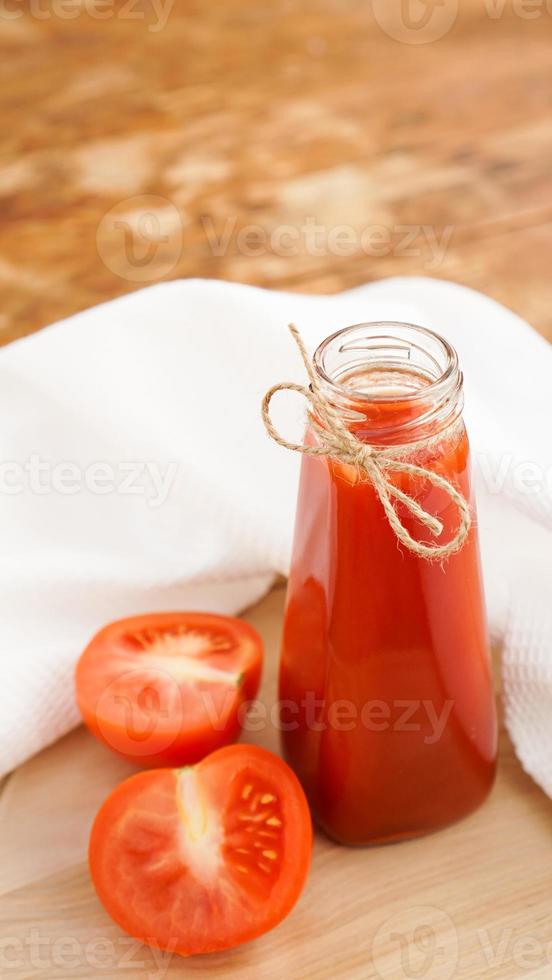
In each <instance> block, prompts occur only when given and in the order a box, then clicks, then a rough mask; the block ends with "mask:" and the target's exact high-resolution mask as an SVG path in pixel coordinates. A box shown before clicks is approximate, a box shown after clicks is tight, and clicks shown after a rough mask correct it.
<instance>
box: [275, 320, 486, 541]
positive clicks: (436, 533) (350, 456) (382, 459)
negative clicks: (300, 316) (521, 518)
mask: <svg viewBox="0 0 552 980" xmlns="http://www.w3.org/2000/svg"><path fill="white" fill-rule="evenodd" d="M289 330H290V333H291V335H292V337H293V339H294V340H295V343H296V344H297V347H298V349H299V353H300V354H301V358H302V360H303V364H304V366H305V370H306V372H307V376H308V379H309V387H308V388H307V387H306V386H305V385H300V384H296V383H295V382H291V381H289V382H281V383H279V384H276V385H273V386H272V388H270V389H269V391H267V393H266V395H265V396H264V398H263V402H262V418H263V422H264V425H265V429H266V431H267V433H268V435H269V436H270V438H271V439H273V440H274V441H275V442H277V443H278V445H279V446H283V447H284V448H285V449H290V450H292V452H297V453H303V454H304V455H310V456H325V457H328V458H331V459H337V460H339V461H340V462H342V463H345V464H347V465H349V466H352V467H354V469H355V470H356V471H357V472H358V473H364V474H365V477H366V479H367V480H368V482H370V483H371V484H372V486H373V487H374V490H375V491H376V494H377V496H378V497H379V500H380V502H381V504H382V507H383V509H384V511H385V515H386V517H387V520H388V521H389V524H390V525H391V527H392V529H393V531H394V533H395V534H396V536H397V538H398V540H399V541H400V542H401V543H402V544H404V546H405V547H406V548H408V549H409V551H411V552H413V553H414V554H415V555H418V556H420V557H423V558H427V559H439V558H448V557H449V556H450V555H452V554H454V553H455V552H457V551H459V550H460V548H461V547H462V545H463V544H464V542H465V540H466V538H467V536H468V534H469V531H470V527H471V522H472V518H471V513H470V507H469V504H468V502H467V501H466V499H465V498H464V496H463V495H462V494H461V493H460V491H459V490H457V488H456V487H455V486H454V485H453V484H452V483H450V481H449V480H447V479H445V477H443V476H441V475H440V474H439V473H435V472H433V470H429V469H426V468H425V467H423V466H418V465H416V464H415V463H411V462H409V461H408V459H407V458H406V457H407V455H408V450H409V448H410V447H407V446H393V447H385V448H380V447H376V446H371V445H370V444H368V443H365V442H362V440H360V439H358V438H357V436H356V435H355V434H354V433H353V432H351V431H350V429H348V428H347V425H346V424H345V422H344V421H343V418H342V417H341V415H340V413H339V412H338V411H337V410H336V409H335V408H334V407H333V405H331V404H330V402H329V401H328V400H327V398H326V397H325V396H324V393H323V391H322V389H321V387H320V383H319V380H318V377H317V375H316V372H315V370H314V367H313V365H312V363H311V360H310V358H309V355H308V354H307V350H306V347H305V345H304V343H303V338H302V337H301V334H300V333H299V331H298V329H297V327H296V326H294V324H292V323H290V324H289ZM280 391H294V392H297V393H298V394H300V395H302V396H303V397H304V398H305V399H306V400H307V401H308V403H309V405H310V407H311V410H312V411H311V419H310V424H311V427H312V428H313V430H314V432H315V435H316V437H317V440H318V441H317V444H316V445H306V444H299V443H294V442H289V441H288V440H287V439H284V438H283V436H281V435H280V433H279V432H278V430H277V429H276V428H275V426H274V423H273V422H272V419H271V416H270V404H271V402H272V399H273V398H274V396H275V395H276V394H277V393H278V392H280ZM434 441H435V437H434V436H432V437H430V438H428V439H425V440H421V441H420V442H419V443H417V446H418V448H421V447H423V446H424V445H430V444H431V443H432V442H434ZM397 473H403V474H406V475H407V476H412V477H418V478H420V479H422V480H428V481H429V482H430V483H431V484H432V485H433V486H435V487H439V488H440V489H441V490H444V491H445V493H447V494H448V496H449V497H450V499H451V500H452V502H453V503H454V504H455V506H456V509H457V512H458V519H459V520H458V527H457V529H456V533H455V534H454V536H453V537H452V538H451V539H450V541H447V542H446V543H445V544H437V543H435V544H425V543H424V542H422V541H418V540H416V538H413V537H412V535H411V534H410V532H409V531H408V530H407V528H406V527H405V526H404V524H403V523H402V521H401V519H400V517H399V515H398V513H397V510H396V507H395V502H396V501H400V503H401V504H403V506H404V507H405V508H406V509H407V510H408V511H409V513H410V514H411V515H412V516H413V517H415V518H416V519H417V520H418V521H419V522H420V523H421V524H423V526H424V527H426V528H427V529H428V531H429V532H430V533H431V534H432V535H433V537H434V538H438V537H440V535H441V534H442V533H443V523H442V521H440V520H439V519H438V518H437V517H435V516H434V515H433V514H430V513H429V512H428V511H427V510H425V509H424V508H423V507H422V506H421V504H419V503H418V501H417V500H416V499H415V498H414V497H412V496H410V495H409V494H407V493H405V492H404V490H401V489H400V488H399V487H397V486H395V484H394V483H393V482H392V480H391V478H390V477H391V475H392V474H397Z"/></svg>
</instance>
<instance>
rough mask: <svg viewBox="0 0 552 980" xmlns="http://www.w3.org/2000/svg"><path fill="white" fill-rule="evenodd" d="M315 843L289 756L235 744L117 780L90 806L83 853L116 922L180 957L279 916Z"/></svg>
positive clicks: (291, 900)
mask: <svg viewBox="0 0 552 980" xmlns="http://www.w3.org/2000/svg"><path fill="white" fill-rule="evenodd" d="M311 851H312V826H311V819H310V814H309V808H308V805H307V801H306V799H305V795H304V792H303V790H302V788H301V785H300V783H299V781H298V779H297V777H296V776H295V775H294V773H293V772H292V771H291V769H290V768H289V766H287V765H286V763H285V762H283V761H282V759H279V758H278V756H275V755H273V754H272V753H271V752H267V751H266V749H261V748H257V747H256V746H253V745H231V746H226V747H225V748H223V749H219V750H218V751H217V752H214V753H213V754H212V755H210V756H208V757H207V758H206V759H204V760H203V761H202V762H200V763H199V764H198V765H197V766H192V767H188V768H185V769H180V770H170V769H158V770H153V771H150V772H141V773H138V774H137V775H135V776H131V778H130V779H127V780H125V782H123V783H121V785H120V786H118V787H117V789H115V790H114V791H113V793H112V794H111V796H109V797H108V799H107V800H106V802H105V803H104V804H103V806H102V808H101V809H100V811H99V813H98V815H97V817H96V820H95V822H94V826H93V828H92V835H91V838H90V851H89V858H90V870H91V874H92V880H93V882H94V886H95V888H96V891H97V893H98V897H99V899H100V901H101V902H102V904H103V905H104V907H105V909H106V910H107V912H108V913H109V915H111V917H112V918H113V919H114V920H115V922H117V924H118V925H119V926H121V928H122V929H124V930H125V931H126V932H128V933H130V935H131V936H134V937H136V938H137V939H140V940H141V941H142V942H145V943H147V944H148V945H150V946H155V947H157V948H159V949H163V950H169V951H170V952H175V953H180V954H182V955H184V956H188V955H190V954H192V953H208V952H212V951H214V950H221V949H228V948H229V947H231V946H237V945H238V944H239V943H243V942H246V941H247V940H250V939H254V938H255V937H256V936H260V935H261V934H262V933H264V932H267V931H268V930H269V929H272V928H273V927H274V926H276V925H277V924H278V923H279V922H280V921H281V920H282V919H283V918H284V917H285V916H286V915H287V914H288V912H289V911H290V910H291V908H292V907H293V905H295V902H296V901H297V899H298V898H299V895H300V894H301V891H302V889H303V885H304V883H305V879H306V876H307V873H308V869H309V865H310V859H311Z"/></svg>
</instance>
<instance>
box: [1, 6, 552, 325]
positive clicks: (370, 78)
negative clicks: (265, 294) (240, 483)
mask: <svg viewBox="0 0 552 980" xmlns="http://www.w3.org/2000/svg"><path fill="white" fill-rule="evenodd" d="M63 2H64V0H51V3H50V4H49V5H47V4H46V3H43V4H42V6H43V7H45V8H47V9H46V12H44V11H42V12H40V15H39V11H40V5H39V4H40V0H10V3H11V7H10V9H12V8H13V9H14V10H15V14H16V15H21V16H14V17H12V18H7V17H4V16H3V17H2V40H1V42H0V43H1V50H2V58H1V59H0V79H1V83H2V84H1V86H0V92H1V94H0V105H1V109H2V120H3V141H4V145H5V149H4V156H3V163H2V166H1V168H0V209H1V213H2V216H3V221H2V226H1V230H0V286H1V288H2V306H1V316H0V339H2V340H3V341H4V342H6V341H8V340H10V339H13V338H14V337H18V336H21V335H23V334H27V333H29V332H31V331H32V330H35V329H37V328H38V327H40V326H43V325H44V324H46V323H49V322H52V321H54V320H56V319H58V318H60V317H63V316H66V315H68V314H71V313H73V312H75V311H77V310H79V309H83V308H85V307H88V306H91V305H93V304H95V303H98V302H101V301H103V300H105V299H109V298H111V297H114V296H117V295H120V294H122V293H124V292H127V291H129V290H131V289H136V288H139V287H140V286H143V285H148V284H149V283H151V282H154V281H158V280H159V279H167V278H174V277H180V276H183V277H186V276H202V277H215V278H224V279H231V280H239V281H244V282H250V283H254V284H259V285H264V286H271V287H282V288H287V289H292V290H300V291H307V292H309V291H310V292H328V293H330V292H336V291H338V290H340V289H343V288H345V287H348V286H354V285H357V284H359V283H363V282H365V281H367V280H373V279H378V278H382V277H384V276H390V275H397V274H399V275H401V274H405V275H411V274H423V275H433V276H437V277H446V278H451V279H455V280H457V281H459V282H462V283H466V284H467V285H470V286H473V287H475V288H477V289H481V290H483V291H485V292H487V293H489V294H490V295H491V296H493V297H495V298H496V299H498V300H501V301H502V302H504V303H505V304H506V305H508V306H510V307H512V308H513V309H515V310H516V311H517V312H519V313H520V314H522V315H523V316H524V317H526V318H527V319H529V320H530V321H532V322H533V323H534V324H535V326H536V327H537V328H538V329H539V330H540V331H541V332H543V333H544V334H545V335H546V336H548V337H549V338H552V313H551V304H550V302H549V298H550V284H549V268H548V264H549V263H548V255H549V251H550V245H551V243H552V221H551V218H552V196H551V190H552V170H551V166H550V163H551V159H552V126H551V125H550V93H551V91H552V59H551V58H550V44H551V40H552V12H551V10H550V7H551V5H550V3H547V2H545V0H542V3H540V0H529V3H528V5H527V9H526V8H525V7H523V4H521V0H462V2H461V3H460V5H459V13H458V17H457V19H456V21H455V23H454V24H453V26H451V28H450V30H449V31H448V32H447V33H446V34H445V36H444V37H443V38H442V39H440V40H438V41H434V42H433V43H426V44H420V45H418V44H411V43H401V42H400V41H397V40H394V39H393V38H392V37H390V36H389V35H388V34H387V33H386V32H385V31H384V30H383V29H382V27H381V26H380V24H379V23H378V22H377V21H376V19H375V17H374V13H373V9H375V6H376V5H379V9H381V6H382V0H373V2H369V0H339V2H338V0H305V2H303V3H302V4H301V5H300V7H298V6H297V5H296V4H293V3H291V2H290V0H264V2H263V3H262V4H261V5H259V4H258V3H256V2H254V0H231V2H230V3H221V2H215V3H212V4H209V5H206V4H203V3H200V2H199V0H158V6H157V8H155V7H154V6H153V3H154V0H132V3H129V0H104V16H105V17H106V18H107V19H98V17H97V16H93V15H92V14H91V13H90V10H94V9H95V7H94V3H95V0H87V2H86V4H85V3H84V0H83V3H81V4H80V5H77V7H76V8H74V6H73V14H72V15H71V17H70V19H69V17H68V16H66V15H61V14H60V10H61V11H63V10H64V9H65V8H64V7H63ZM444 2H445V9H446V8H447V6H448V8H449V9H451V10H452V12H454V8H455V6H457V0H444ZM394 3H395V6H396V4H397V3H398V0H390V4H389V5H390V6H393V4H394ZM535 4H536V7H535ZM106 5H107V6H106ZM5 6H8V4H7V3H6V5H5ZM529 6H531V9H530V10H529V9H528V8H529ZM129 8H130V9H129ZM522 9H523V10H525V13H524V14H523V15H522V14H521V13H520V10H522ZM48 11H49V13H50V15H49V16H48ZM56 11H57V14H56ZM420 36H421V35H420ZM309 220H310V221H311V222H313V223H314V224H315V225H316V226H317V227H320V228H321V229H322V231H321V232H320V233H319V234H318V233H317V235H318V237H317V238H316V241H315V242H313V241H312V240H311V238H309V234H308V233H306V232H305V231H304V225H305V221H309ZM343 225H345V226H347V228H348V229H352V233H353V241H352V242H351V241H350V242H349V244H347V241H346V240H344V239H343V238H340V237H339V234H340V232H339V229H340V228H342V226H343ZM286 229H287V231H288V233H289V230H290V229H291V236H292V237H291V238H290V236H289V234H288V235H287V237H286ZM240 234H241V237H240ZM349 234H350V232H349ZM363 234H366V235H367V236H368V241H367V243H365V242H364V243H363V241H362V240H361V236H362V235H363ZM297 236H298V238H297ZM412 236H414V237H412ZM443 236H444V238H443ZM221 237H222V242H221V241H220V239H221ZM311 237H312V235H311ZM435 238H436V239H437V240H438V241H440V242H443V241H444V242H445V243H446V247H444V248H443V249H442V250H440V249H436V248H435V245H434V239H435ZM294 239H295V240H294Z"/></svg>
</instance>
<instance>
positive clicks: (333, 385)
mask: <svg viewBox="0 0 552 980" xmlns="http://www.w3.org/2000/svg"><path fill="white" fill-rule="evenodd" d="M362 329H365V330H370V331H372V330H375V329H382V330H383V331H390V333H387V334H386V333H385V332H384V333H382V334H381V335H379V334H374V335H373V336H372V338H371V340H372V341H378V340H380V341H382V342H384V341H390V340H391V341H397V340H398V341H400V340H401V339H403V340H404V343H405V344H408V346H409V347H410V348H415V347H417V346H418V345H416V344H415V343H413V342H412V341H410V342H409V341H406V339H405V338H401V336H400V334H401V332H403V331H405V330H408V331H411V332H414V334H415V335H416V336H418V337H420V338H423V339H425V340H426V341H430V342H432V343H434V344H436V345H437V347H438V348H440V350H441V352H442V355H443V362H444V363H443V366H442V367H439V365H437V362H436V361H435V359H434V358H432V360H433V361H434V363H435V364H436V366H437V367H438V373H437V376H436V377H435V378H434V379H433V380H429V382H428V383H427V384H425V385H424V386H423V388H421V389H416V390H413V391H407V392H402V393H401V392H394V393H393V394H386V393H384V392H381V391H380V392H378V391H377V390H376V389H373V390H371V391H369V392H367V391H362V390H360V389H359V388H358V387H354V386H351V385H347V384H343V383H342V382H340V381H338V380H336V379H335V377H332V376H331V374H330V373H329V372H328V371H327V369H326V364H325V358H326V356H327V354H328V352H329V350H330V349H331V347H332V346H335V344H336V342H337V341H339V340H341V341H345V340H346V338H347V337H348V336H351V335H352V334H353V333H354V332H357V331H359V330H362ZM393 331H394V334H393ZM346 349H347V348H345V345H344V344H343V343H342V346H341V347H340V348H339V351H338V352H339V353H341V352H343V351H344V350H346ZM349 349H353V348H349ZM357 349H359V348H357ZM362 349H365V350H366V353H367V354H369V352H370V350H377V348H374V347H372V348H369V347H366V348H362ZM419 349H423V348H419ZM367 363H368V358H367ZM313 365H314V368H315V370H316V373H317V375H318V376H319V378H321V380H322V381H323V382H324V386H325V387H326V386H327V387H328V388H329V389H330V390H331V391H332V392H333V393H334V394H335V395H336V396H338V397H341V398H343V397H344V396H345V397H346V398H347V399H348V400H350V401H351V402H352V403H354V402H355V400H358V401H362V402H366V401H367V400H368V401H370V402H395V403H396V402H405V403H407V402H409V401H415V400H416V399H419V398H420V397H423V398H424V399H427V398H428V397H429V398H432V399H435V400H436V401H438V402H442V401H446V400H447V399H448V397H450V396H453V395H454V393H455V392H457V391H458V389H460V388H461V386H462V381H463V377H462V372H461V371H460V366H459V360H458V354H457V353H456V350H455V349H454V347H453V346H452V344H450V343H449V342H448V340H445V338H444V337H442V336H441V335H440V334H438V333H436V332H435V331H434V330H430V329H429V328H428V327H421V326H419V325H418V324H415V323H407V322H405V321H400V320H374V321H366V322H364V323H355V324H352V325H351V326H349V327H343V328H342V329H341V330H336V331H335V332H334V333H333V334H330V336H329V337H326V338H325V340H323V341H322V343H320V344H319V345H318V347H317V348H316V350H315V352H314V355H313Z"/></svg>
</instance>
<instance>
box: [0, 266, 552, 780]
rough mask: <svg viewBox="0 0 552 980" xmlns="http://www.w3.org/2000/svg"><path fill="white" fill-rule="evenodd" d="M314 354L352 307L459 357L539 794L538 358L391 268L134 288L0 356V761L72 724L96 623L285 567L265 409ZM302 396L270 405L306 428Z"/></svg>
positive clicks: (227, 595)
mask: <svg viewBox="0 0 552 980" xmlns="http://www.w3.org/2000/svg"><path fill="white" fill-rule="evenodd" d="M290 319H292V320H294V321H295V322H296V323H297V324H298V325H299V326H300V328H301V330H302V332H303V334H304V337H305V339H306V341H307V343H308V345H309V346H310V347H311V348H313V347H314V345H315V344H316V343H317V342H318V341H319V340H320V339H322V338H323V337H324V336H326V335H328V334H329V333H330V332H333V331H334V330H336V329H338V328H340V327H342V326H347V325H349V324H352V323H358V322H360V321H364V320H377V319H393V320H406V321H409V322H412V323H419V324H422V325H424V326H427V327H431V328H433V329H435V330H437V331H439V332H441V333H443V334H445V335H446V337H448V338H449V339H450V340H451V341H452V343H453V344H454V345H455V346H456V348H457V349H458V352H459V354H460V358H461V361H462V365H463V368H464V372H465V378H466V418H467V422H468V426H469V429H470V432H471V437H472V444H473V449H474V456H475V461H476V480H477V489H478V497H479V515H480V531H481V538H482V546H483V557H484V569H485V580H486V588H487V594H488V602H489V612H490V621H491V625H492V629H493V632H494V633H495V634H500V635H503V636H504V637H505V654H504V666H505V670H504V674H505V677H504V686H505V699H506V709H507V722H508V725H509V728H510V732H511V735H512V737H513V739H514V742H515V745H516V748H517V752H518V754H519V757H520V759H521V761H522V763H523V765H524V766H525V767H526V769H527V770H528V771H529V772H530V773H531V774H532V775H533V776H534V778H535V779H536V780H537V781H538V782H539V783H540V784H541V785H542V786H543V788H544V789H545V790H546V791H547V792H548V793H550V794H552V618H551V617H550V613H549V607H550V598H549V595H550V585H551V578H552V576H551V569H552V551H551V545H552V533H551V532H552V448H551V440H550V425H549V419H550V412H551V404H550V397H551V385H550V382H551V379H552V349H551V348H550V347H549V345H548V344H547V343H546V342H545V341H544V340H543V339H542V338H540V337H539V336H538V335H537V334H536V333H535V332H534V331H532V330H531V329H530V328H529V327H528V326H527V325H526V324H525V323H524V322H523V321H522V320H520V319H519V318H518V317H517V316H515V315H514V314H513V313H511V312H509V311H508V310H506V309H504V308H503V307H501V306H499V305H498V304H496V303H494V302H493V301H492V300H490V299H487V298H486V297H484V296H481V295H479V294H477V293H475V292H472V291H471V290H468V289H465V288H463V287H460V286H457V285H453V284H450V283H446V282H439V281H432V280H427V279H390V280H386V281H383V282H379V283H375V284H371V285H367V286H363V287H361V288H359V289H355V290H352V291H350V292H346V293H341V294H340V295H336V296H323V297H320V296H319V297H313V296H299V295H293V294H283V293H275V292H268V291H264V290H261V289H255V288H251V287H248V286H241V285H233V284H229V283H222V282H211V281H202V280H190V281H182V282H171V283H165V284H161V285H158V286H154V287H151V288H149V289H145V290H143V291H140V292H136V293H134V294H132V295H130V296H126V297H124V298H122V299H119V300H116V301H114V302H111V303H106V304H105V305H103V306H99V307H96V308H94V309H91V310H88V311H86V312H85V313H81V314H79V315H77V316H74V317H71V318H70V319H69V320H65V321H64V322H62V323H59V324H57V325H55V326H53V327H50V328H49V329H46V330H43V331H42V332H40V333H38V334H36V335H34V336H32V337H29V338H27V339H24V340H21V341H18V342H16V343H14V344H12V345H10V346H8V347H6V348H4V349H3V350H1V351H0V403H1V417H2V425H1V426H0V431H1V436H0V460H1V461H2V462H1V463H0V539H1V542H2V551H1V558H0V663H1V677H0V773H4V772H6V771H8V770H10V769H11V768H12V767H13V766H15V765H17V764H18V763H20V762H22V761H23V760H24V759H26V758H27V757H28V756H30V755H31V754H33V753H34V752H36V751H38V750H39V749H41V748H42V747H43V746H45V745H47V744H48V743H50V742H52V741H54V740H55V739H56V738H58V737H59V736H60V735H62V734H63V733H64V732H66V731H67V730H68V729H69V728H71V726H73V725H74V724H76V723H77V721H78V715H77V711H76V708H75V704H74V700H73V690H72V672H73V666H74V663H75V660H76V658H77V657H78V655H79V653H80V652H81V650H82V648H83V647H84V645H85V644H86V643H87V641H88V639H89V638H90V636H91V635H92V634H93V633H94V632H95V631H96V630H97V629H98V628H99V627H101V626H102V625H103V624H104V623H106V622H107V621H109V620H111V619H115V618H118V617H121V616H125V615H129V614H133V613H138V612H140V611H149V610H161V609H170V608H183V609H185V608H203V609H210V610H216V611H219V612H227V613H235V612H238V611H239V610H241V609H243V608H244V607H246V606H247V605H248V604H250V603H252V602H254V601H255V600H257V599H258V598H260V597H261V596H262V594H263V593H264V592H265V591H266V590H267V589H268V588H269V586H270V583H271V581H272V579H273V577H274V575H275V573H277V572H280V573H284V574H285V573H286V572H287V569H288V563H289V558H290V551H291V539H292V530H293V520H294V510H295V495H296V487H297V475H298V466H299V459H298V458H297V456H296V455H295V454H292V453H288V452H286V451H284V450H283V449H280V448H279V447H278V446H275V445H274V444H272V443H271V442H270V441H269V440H268V438H267V437H266V435H265V433H264V429H263V427H262V424H261V421H260V415H259V405H260V400H261V397H262V395H263V394H264V392H265V390H266V389H267V388H268V387H269V386H270V385H272V384H273V383H275V382H278V381H281V380H300V381H302V380H304V379H303V377H302V369H301V365H300V362H299V359H298V356H297V352H296V350H295V348H294V346H293V344H292V342H291V339H290V337H289V334H288V332H287V330H286V324H287V323H288V321H289V320H290ZM303 413H304V407H303V405H302V404H301V403H300V401H297V402H294V401H293V396H289V399H288V398H284V397H283V396H282V398H281V403H279V404H278V406H277V409H276V415H277V421H278V422H279V423H280V424H281V425H282V426H283V427H284V429H285V431H286V432H291V433H294V434H295V435H298V434H299V432H300V429H301V422H302V419H303Z"/></svg>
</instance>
